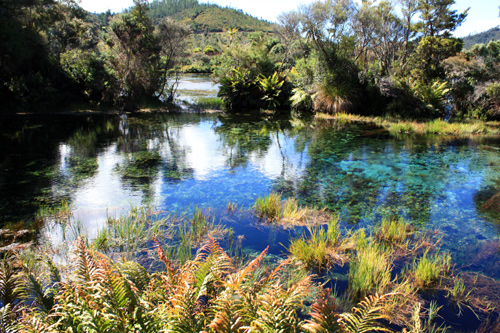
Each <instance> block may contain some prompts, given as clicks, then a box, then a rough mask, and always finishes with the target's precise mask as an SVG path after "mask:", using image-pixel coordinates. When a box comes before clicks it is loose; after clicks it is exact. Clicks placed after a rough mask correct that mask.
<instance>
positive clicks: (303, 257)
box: [289, 216, 340, 270]
mask: <svg viewBox="0 0 500 333" xmlns="http://www.w3.org/2000/svg"><path fill="white" fill-rule="evenodd" d="M338 222H339V218H338V216H336V217H334V218H332V219H331V220H330V223H329V224H328V228H327V229H325V228H323V227H322V226H316V227H310V228H309V234H310V236H309V238H307V237H306V236H305V235H302V236H301V237H299V238H297V239H293V240H292V241H291V243H290V247H289V252H290V254H291V256H292V257H293V258H295V259H296V260H298V261H299V262H301V263H302V264H303V265H304V266H305V267H306V268H308V269H310V268H316V269H319V270H321V269H324V268H328V267H330V266H331V265H332V263H333V260H332V259H333V257H334V255H335V254H337V253H338V248H337V245H340V230H339V225H338Z"/></svg>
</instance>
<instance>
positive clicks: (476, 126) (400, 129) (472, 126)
mask: <svg viewBox="0 0 500 333" xmlns="http://www.w3.org/2000/svg"><path fill="white" fill-rule="evenodd" d="M315 118H316V119H333V120H338V121H344V122H363V123H373V124H376V125H378V126H381V127H383V128H385V129H387V130H388V131H389V132H391V133H395V134H421V135H426V134H437V135H454V136H457V135H458V136H472V135H499V134H500V122H497V121H489V122H484V121H480V120H476V121H472V122H467V123H465V122H464V123H460V122H448V121H444V120H442V119H434V120H430V121H425V122H424V121H418V120H401V119H394V118H389V117H370V116H359V115H354V114H348V113H337V114H333V115H330V114H326V113H317V114H316V115H315Z"/></svg>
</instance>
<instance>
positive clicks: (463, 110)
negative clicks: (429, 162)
mask: <svg viewBox="0 0 500 333" xmlns="http://www.w3.org/2000/svg"><path fill="white" fill-rule="evenodd" d="M453 3H454V1H453V0H433V1H422V0H405V1H401V2H400V3H398V4H392V3H391V2H388V1H382V2H381V3H378V4H375V3H372V2H370V1H365V2H363V3H362V4H359V5H357V4H354V3H353V2H352V1H348V0H338V1H317V2H314V3H312V4H310V5H308V6H303V7H301V8H299V9H298V10H297V11H294V12H290V13H284V14H282V15H281V16H280V17H279V19H278V23H277V24H274V25H271V24H269V23H265V24H260V25H256V24H253V25H250V26H251V27H250V26H249V23H248V22H249V21H248V19H249V18H250V17H249V16H247V15H244V14H243V13H241V12H239V11H237V10H231V9H227V8H221V7H218V6H216V5H200V4H198V2H197V1H180V0H178V1H175V0H170V1H153V2H152V3H147V2H146V1H139V0H138V1H136V2H135V6H134V7H132V8H130V9H129V10H127V11H126V12H125V13H121V14H112V13H110V12H107V13H102V14H98V15H96V14H90V13H87V12H85V11H84V10H83V9H81V8H80V7H79V6H78V5H77V3H75V2H74V1H71V0H68V1H53V0H30V1H28V0H25V1H11V0H2V7H3V8H5V9H4V10H3V11H2V12H1V13H0V15H2V17H1V23H0V24H1V26H0V31H1V34H2V39H1V42H0V43H2V45H1V47H2V50H4V51H3V53H2V55H1V57H2V61H1V65H0V66H1V68H0V79H1V80H2V87H1V92H0V97H1V98H2V101H3V103H2V112H7V113H8V112H16V111H20V110H25V109H26V108H30V107H32V106H34V105H36V109H38V110H50V109H54V108H55V106H56V105H57V106H59V108H60V106H61V105H64V106H68V105H73V107H76V108H77V105H80V106H83V105H93V106H94V107H98V108H102V107H104V108H106V107H107V108H118V109H122V110H129V111H133V110H137V109H139V108H140V106H141V105H142V106H144V105H155V104H156V105H158V107H161V105H162V104H164V103H168V102H172V101H173V98H174V95H175V83H176V80H175V77H176V75H177V74H178V73H180V72H208V73H211V74H212V77H213V79H214V80H215V81H216V82H219V83H220V84H221V92H220V97H221V99H222V102H223V103H224V106H225V108H226V110H229V111H231V110H240V109H246V110H259V109H269V110H282V111H283V110H291V109H293V110H300V111H304V112H309V111H320V112H325V113H338V112H349V113H355V114H361V115H390V116H395V117H401V118H411V119H417V118H422V119H432V118H454V119H482V120H489V119H495V118H496V117H497V116H498V112H499V107H500V86H499V85H498V82H497V81H498V77H499V68H498V63H499V48H500V46H499V43H498V42H489V43H488V44H486V45H484V44H478V45H474V46H472V47H471V48H469V49H467V50H465V49H464V47H463V45H464V44H463V41H462V40H461V39H458V38H454V37H453V35H452V33H453V31H454V30H455V29H456V27H458V26H459V25H460V24H461V23H462V22H463V21H464V20H465V19H466V17H467V11H465V12H463V13H458V12H456V11H455V10H452V9H451V6H452V5H453ZM207 10H208V13H207ZM216 11H219V12H220V13H219V12H217V13H218V14H217V15H215V13H216ZM221 13H226V14H227V15H229V17H231V19H227V20H226V21H224V22H219V21H220V20H219V16H218V15H221ZM231 13H232V14H231ZM237 14H238V15H237ZM224 15H225V14H224ZM203 16H205V17H211V18H212V19H214V18H215V21H217V22H219V25H218V27H215V25H214V22H207V21H197V19H199V18H200V17H203ZM174 18H175V19H177V21H176V20H175V19H174ZM254 21H257V22H261V21H258V20H255V19H254ZM231 22H232V23H231ZM176 73H177V74H176ZM75 105H76V106H75Z"/></svg>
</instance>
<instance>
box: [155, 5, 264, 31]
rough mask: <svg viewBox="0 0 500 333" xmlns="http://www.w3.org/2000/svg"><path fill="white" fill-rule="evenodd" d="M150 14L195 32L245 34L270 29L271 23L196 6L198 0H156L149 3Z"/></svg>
mask: <svg viewBox="0 0 500 333" xmlns="http://www.w3.org/2000/svg"><path fill="white" fill-rule="evenodd" d="M149 14H150V16H151V18H152V19H153V20H154V21H158V20H161V19H162V18H164V17H173V18H175V19H176V20H178V21H180V22H183V23H185V24H187V25H189V26H190V27H191V28H192V29H193V31H194V32H195V33H200V32H222V31H228V30H230V29H234V28H236V29H238V30H240V31H247V32H250V31H263V32H270V31H272V30H273V25H272V23H269V22H267V21H262V20H259V19H257V18H255V17H253V16H250V15H248V14H245V13H244V12H243V11H242V10H238V9H234V8H227V7H226V8H224V7H220V6H218V5H214V4H199V3H198V1H197V0H155V1H153V2H152V3H151V4H150V11H149Z"/></svg>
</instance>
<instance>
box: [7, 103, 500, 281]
mask: <svg viewBox="0 0 500 333" xmlns="http://www.w3.org/2000/svg"><path fill="white" fill-rule="evenodd" d="M1 133H2V135H1V136H0V144H1V145H0V147H2V148H1V149H2V150H1V151H0V196H1V200H0V202H1V204H0V223H1V224H2V225H6V224H10V225H12V224H16V223H17V224H18V223H26V221H30V220H32V219H33V217H34V215H35V212H36V211H37V209H38V208H39V207H40V206H43V205H47V204H54V203H57V202H61V201H62V200H67V201H68V202H69V203H70V204H71V207H72V209H73V211H74V214H75V217H77V218H78V219H79V220H81V221H82V224H83V226H84V227H85V229H86V230H87V231H88V233H89V234H90V235H92V234H95V232H96V231H97V230H98V228H100V227H101V226H102V225H103V224H104V223H105V221H106V217H107V216H110V215H119V214H123V213H125V212H127V211H128V210H129V209H130V208H131V207H132V206H141V205H145V204H149V205H152V206H153V207H155V208H156V209H157V210H161V211H166V212H178V213H179V212H184V211H185V210H187V209H190V208H192V207H194V206H199V207H202V208H209V207H210V208H212V209H214V210H216V211H217V210H218V211H223V210H224V208H225V207H226V205H227V203H228V201H231V202H233V203H236V204H237V205H238V207H246V208H250V207H251V206H252V205H253V203H254V201H255V199H256V198H257V197H258V196H263V195H266V194H268V193H270V192H271V191H276V192H282V193H283V194H284V195H285V196H295V197H297V198H298V199H299V201H300V202H301V203H302V204H308V205H311V206H315V207H318V208H325V207H326V208H327V209H330V210H333V211H339V212H341V217H342V223H343V224H344V226H345V227H348V228H358V227H368V228H370V227H372V226H373V225H376V224H377V223H378V222H379V221H380V219H381V218H382V217H384V216H394V215H401V216H404V217H405V218H406V219H408V220H409V221H410V222H411V223H412V224H414V225H416V226H420V227H422V228H428V229H431V230H436V233H437V235H439V236H442V238H443V240H442V246H443V248H444V249H445V250H448V251H451V252H452V255H453V258H454V260H455V263H456V264H457V266H458V267H462V268H463V269H467V270H472V271H480V272H484V273H486V274H487V275H489V276H494V277H500V267H499V264H498V263H499V262H500V260H499V259H500V258H499V256H498V234H499V225H500V223H499V221H498V219H497V218H496V217H495V216H493V215H491V214H487V213H485V212H483V211H482V210H481V209H480V207H481V205H482V203H483V202H484V201H485V200H487V199H488V198H489V197H491V196H492V195H493V194H495V193H497V192H498V191H500V152H499V150H498V147H500V140H499V139H498V138H481V139H442V138H436V137H416V138H412V137H403V138H396V137H393V136H391V135H390V134H388V133H387V132H386V131H384V130H383V129H380V128H378V127H375V126H372V125H360V124H358V125H356V124H339V123H328V122H314V121H310V120H298V119H281V120H277V119H270V118H259V119H255V118H252V117H245V116H239V117H226V116H222V115H217V114H205V115H204V114H195V113H182V114H144V115H137V116H128V117H127V116H111V115H108V116H104V115H100V116H95V115H88V114H87V115H60V116H53V115H50V116H49V115H47V116H28V115H20V116H16V117H9V118H3V119H2V132H1ZM144 166H146V167H144ZM243 215H245V214H243ZM222 221H223V223H226V224H227V225H229V226H230V227H232V228H233V229H234V230H235V234H236V235H243V236H244V241H243V246H248V247H251V248H253V249H255V250H262V249H263V248H264V247H265V246H266V245H267V244H271V245H272V247H271V252H273V253H275V254H280V253H282V252H283V251H284V247H283V245H286V243H287V239H288V236H289V233H290V231H287V230H282V229H280V228H276V229H274V228H271V227H268V226H263V225H261V224H259V223H258V221H255V220H252V219H251V217H249V216H248V214H247V215H245V216H244V217H241V218H239V217H237V216H236V217H234V216H233V217H227V216H223V217H222ZM281 244H283V245H281Z"/></svg>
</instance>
